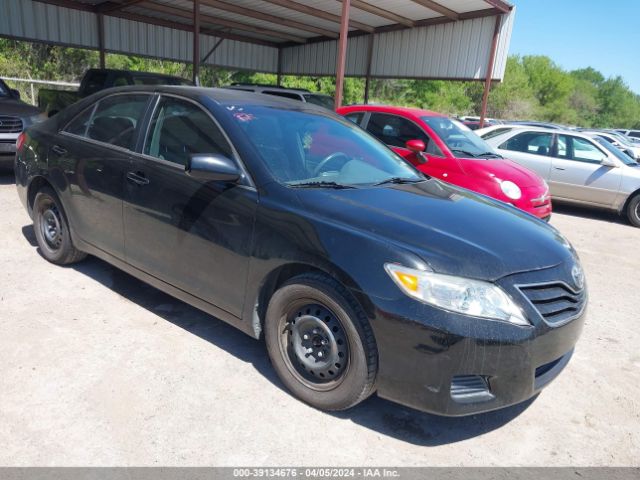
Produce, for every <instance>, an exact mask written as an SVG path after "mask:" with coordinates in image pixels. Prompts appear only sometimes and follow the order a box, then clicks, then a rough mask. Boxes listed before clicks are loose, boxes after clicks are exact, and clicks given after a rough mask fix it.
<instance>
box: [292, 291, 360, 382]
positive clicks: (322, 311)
mask: <svg viewBox="0 0 640 480" xmlns="http://www.w3.org/2000/svg"><path fill="white" fill-rule="evenodd" d="M282 320H283V322H282V323H283V324H282V325H281V328H280V331H281V334H280V349H281V351H282V354H283V357H284V358H285V359H286V364H287V367H288V368H289V370H290V371H291V373H292V374H294V376H296V377H297V378H298V380H299V381H300V382H302V383H303V384H305V385H306V386H307V387H309V388H312V389H314V390H328V389H331V388H335V386H336V384H337V383H339V382H340V381H341V379H342V377H343V375H344V373H345V372H346V370H347V368H348V363H349V342H348V340H347V336H346V333H345V330H344V327H343V326H342V324H341V323H340V321H339V320H338V318H337V316H336V315H335V314H334V313H333V312H332V311H331V310H329V309H328V308H327V307H325V306H324V305H321V304H318V303H306V302H305V301H303V302H296V304H293V305H291V307H290V313H289V315H287V316H285V317H283V319H282Z"/></svg>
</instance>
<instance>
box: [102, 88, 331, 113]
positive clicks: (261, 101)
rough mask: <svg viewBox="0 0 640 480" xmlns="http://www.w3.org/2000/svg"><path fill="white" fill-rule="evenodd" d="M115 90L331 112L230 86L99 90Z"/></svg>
mask: <svg viewBox="0 0 640 480" xmlns="http://www.w3.org/2000/svg"><path fill="white" fill-rule="evenodd" d="M117 92H132V93H133V92H152V93H172V94H175V95H180V96H183V97H186V98H191V99H193V100H200V99H202V97H206V98H209V99H211V100H213V101H214V102H216V103H217V104H219V105H222V106H233V107H235V108H237V107H241V106H266V107H276V108H281V109H286V110H299V111H313V112H320V113H323V114H325V115H326V114H327V112H329V113H332V114H333V112H332V111H331V110H328V109H326V108H324V107H321V106H319V105H314V104H312V103H307V102H300V101H298V100H293V99H290V98H284V97H278V96H274V95H264V94H262V93H258V92H248V91H246V90H237V89H231V88H209V87H192V86H188V85H129V86H125V87H116V88H110V89H107V90H102V91H101V93H105V94H111V93H117ZM334 115H335V114H334Z"/></svg>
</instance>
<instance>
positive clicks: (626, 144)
mask: <svg viewBox="0 0 640 480" xmlns="http://www.w3.org/2000/svg"><path fill="white" fill-rule="evenodd" d="M581 132H582V133H586V134H587V135H590V136H592V137H600V138H602V139H604V140H606V141H607V142H609V143H610V144H611V145H613V146H614V147H616V148H617V149H619V150H622V151H623V152H624V153H626V154H627V155H629V156H630V157H631V158H634V159H636V160H638V159H640V145H638V144H636V143H633V142H631V140H629V139H628V138H627V137H625V136H624V135H621V134H619V133H613V132H604V131H601V130H581Z"/></svg>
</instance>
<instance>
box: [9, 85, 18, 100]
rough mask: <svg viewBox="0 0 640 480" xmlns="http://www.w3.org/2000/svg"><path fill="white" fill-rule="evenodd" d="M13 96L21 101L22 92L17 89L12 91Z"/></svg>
mask: <svg viewBox="0 0 640 480" xmlns="http://www.w3.org/2000/svg"><path fill="white" fill-rule="evenodd" d="M11 95H13V96H14V97H16V98H17V99H18V100H20V92H19V91H18V90H16V89H15V88H12V89H11Z"/></svg>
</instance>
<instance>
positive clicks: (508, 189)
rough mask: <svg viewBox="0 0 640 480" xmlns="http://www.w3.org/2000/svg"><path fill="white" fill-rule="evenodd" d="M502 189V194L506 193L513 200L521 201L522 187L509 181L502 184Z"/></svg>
mask: <svg viewBox="0 0 640 480" xmlns="http://www.w3.org/2000/svg"><path fill="white" fill-rule="evenodd" d="M500 188H501V189H502V193H504V194H505V195H506V196H507V197H509V198H510V199H511V200H520V197H522V191H521V190H520V187H519V186H518V185H516V184H515V183H513V182H511V181H509V180H505V181H503V182H500Z"/></svg>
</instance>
